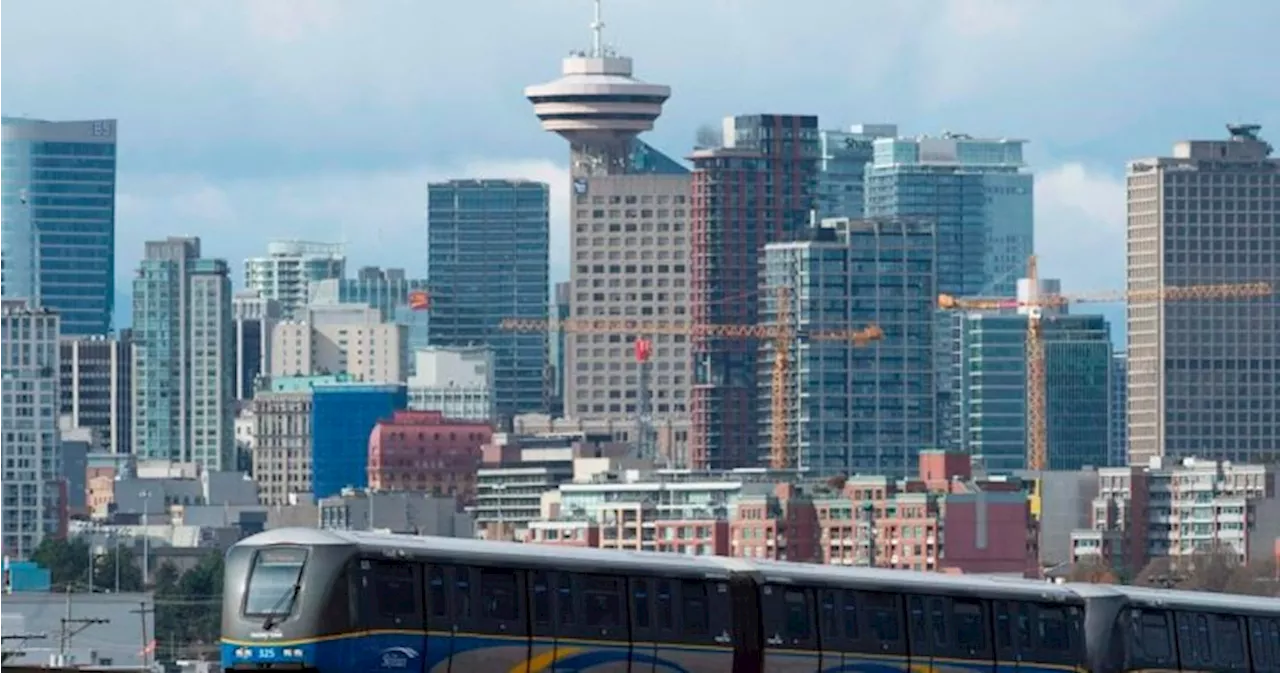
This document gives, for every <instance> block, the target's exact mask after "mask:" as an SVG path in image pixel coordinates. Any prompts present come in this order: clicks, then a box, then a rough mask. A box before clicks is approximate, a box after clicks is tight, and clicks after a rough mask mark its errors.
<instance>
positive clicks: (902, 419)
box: [756, 218, 937, 476]
mask: <svg viewBox="0 0 1280 673" xmlns="http://www.w3.org/2000/svg"><path fill="white" fill-rule="evenodd" d="M806 233H807V234H808V236H807V237H806V238H807V240H803V241H792V242H784V243H770V244H768V245H766V246H765V249H764V253H763V255H762V259H761V266H762V269H763V274H764V275H763V278H762V281H763V283H764V294H763V297H762V302H763V304H764V306H763V308H762V310H761V318H762V319H763V321H764V322H765V323H766V324H769V323H772V322H774V321H776V319H777V313H776V312H777V302H776V300H775V297H776V296H777V295H776V292H777V290H778V289H779V288H786V289H787V290H789V292H790V295H791V297H792V306H793V308H792V326H793V328H794V329H795V330H796V332H797V333H798V334H805V333H808V334H813V333H815V332H819V331H823V330H841V331H843V330H847V329H849V328H850V326H855V327H861V326H864V325H868V324H876V325H878V326H879V327H880V328H881V329H882V330H883V331H884V338H883V340H881V341H880V342H878V343H877V344H876V345H875V346H873V347H867V348H851V347H850V345H849V344H848V343H847V342H844V341H814V340H809V339H805V338H800V339H797V340H795V342H794V352H793V353H792V354H791V363H792V366H791V380H789V381H788V382H787V390H788V391H793V392H789V395H788V397H789V399H788V400H787V411H788V415H789V418H788V419H787V422H788V430H789V434H790V435H791V442H792V443H793V444H794V445H795V446H796V448H797V453H796V465H795V466H796V467H798V468H803V469H805V470H808V471H810V472H812V473H815V474H819V475H834V474H841V473H843V474H856V473H860V474H877V475H890V476H906V475H907V474H909V473H913V471H914V470H915V469H916V463H917V455H918V454H919V452H920V451H924V450H927V449H931V448H933V442H934V418H933V416H934V414H933V398H934V392H933V391H934V388H933V307H934V303H935V295H936V291H935V289H934V288H935V285H936V280H935V278H934V270H933V268H934V267H933V265H934V261H935V260H936V258H937V250H936V247H937V239H936V238H935V235H934V227H933V223H932V222H925V221H910V220H906V221H898V220H883V221H851V220H848V219H844V218H841V219H834V220H826V221H824V222H823V223H822V226H821V227H817V228H815V229H813V230H811V231H810V232H806ZM758 367H759V376H758V377H757V380H758V381H760V382H761V384H760V386H759V387H760V393H759V396H758V400H759V401H758V405H757V412H756V415H757V416H758V417H759V418H761V419H764V422H763V423H761V425H760V435H759V437H760V439H759V442H758V446H759V450H758V453H759V454H760V455H768V452H769V442H770V436H771V430H772V422H773V419H772V417H771V413H770V411H771V402H772V399H771V397H772V391H771V390H770V387H769V385H768V384H767V382H768V381H769V379H770V376H771V374H772V369H773V348H772V345H771V344H768V343H766V344H764V346H763V347H762V348H761V358H760V361H759V365H758Z"/></svg>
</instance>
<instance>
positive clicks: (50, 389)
mask: <svg viewBox="0 0 1280 673" xmlns="http://www.w3.org/2000/svg"><path fill="white" fill-rule="evenodd" d="M0 334H2V336H0V340H2V341H3V343H4V348H3V349H0V369H2V371H3V376H2V377H0V379H3V382H2V384H0V387H2V388H3V395H4V404H3V405H0V410H2V411H0V415H3V420H0V431H2V432H3V442H0V453H2V454H3V456H4V479H3V480H0V481H2V482H3V492H4V500H3V507H2V508H0V520H3V526H4V531H3V539H4V553H5V555H6V556H12V557H14V558H18V559H26V558H28V557H29V556H30V555H31V552H33V551H35V549H36V547H37V546H39V544H40V541H41V540H42V539H44V537H45V536H46V535H56V534H58V532H59V531H62V530H65V525H64V524H65V522H64V517H63V509H64V507H63V503H64V502H65V497H64V496H65V494H64V491H63V489H64V487H65V485H64V484H62V483H61V481H60V480H61V478H62V447H61V438H60V437H59V435H58V315H57V314H56V313H54V312H53V311H50V310H49V309H44V308H33V307H32V306H31V305H30V304H28V303H27V302H24V301H21V300H11V299H6V300H4V302H3V308H2V309H0Z"/></svg>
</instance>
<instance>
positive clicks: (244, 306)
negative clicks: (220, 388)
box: [231, 290, 280, 402]
mask: <svg viewBox="0 0 1280 673" xmlns="http://www.w3.org/2000/svg"><path fill="white" fill-rule="evenodd" d="M231 317H232V320H234V330H235V347H236V367H235V398H236V400H238V401H240V402H247V401H249V400H251V399H253V393H254V389H255V386H256V385H257V383H256V382H257V380H258V377H260V376H266V375H269V374H270V373H271V334H272V332H273V331H274V330H275V327H276V323H278V322H280V302H278V301H276V300H274V299H269V298H267V297H263V296H262V295H260V294H258V293H257V291H255V290H242V291H240V292H237V293H236V294H235V296H234V297H232V298H231Z"/></svg>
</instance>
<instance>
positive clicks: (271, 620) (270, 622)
mask: <svg viewBox="0 0 1280 673" xmlns="http://www.w3.org/2000/svg"><path fill="white" fill-rule="evenodd" d="M298 575H299V577H298V581H296V582H294V583H293V586H291V587H289V590H288V591H286V592H284V594H282V595H281V596H280V598H279V599H278V600H276V602H275V605H272V606H271V609H270V610H268V611H267V618H266V619H264V620H262V628H263V629H264V630H267V631H270V630H271V627H273V626H275V625H276V623H277V620H282V619H284V618H285V617H288V616H289V613H290V612H293V602H294V601H296V600H297V599H298V592H300V591H302V577H301V575H302V573H298ZM286 605H288V606H289V609H288V610H287V611H284V612H282V611H281V610H283V608H284V606H286Z"/></svg>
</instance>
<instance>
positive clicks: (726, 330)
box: [502, 287, 884, 469]
mask: <svg viewBox="0 0 1280 673" xmlns="http://www.w3.org/2000/svg"><path fill="white" fill-rule="evenodd" d="M550 328H551V325H550V322H549V321H547V320H529V319H523V318H508V319H506V320H503V321H502V329H504V330H507V331H512V332H546V331H547V330H549V329H550ZM557 329H559V330H561V331H565V332H572V333H578V334H632V335H635V337H636V339H645V338H647V337H649V336H651V335H658V334H669V335H684V336H707V337H716V338H722V339H760V340H770V341H772V342H773V351H774V360H773V380H772V386H771V411H772V414H771V416H772V420H773V428H772V432H771V433H770V436H769V459H770V464H771V466H772V467H773V468H775V469H786V468H788V467H790V466H791V464H792V460H791V459H792V456H791V453H792V452H791V450H790V447H789V446H788V441H787V440H788V437H789V433H788V426H789V421H790V418H789V417H790V414H788V413H787V411H788V409H787V380H788V379H789V378H790V375H791V348H792V345H793V343H794V342H795V340H796V339H797V334H796V332H795V329H794V328H793V327H792V325H791V289H790V288H788V287H782V288H778V315H777V320H776V321H775V322H774V323H772V324H765V325H706V324H693V323H682V322H678V321H674V320H654V319H637V318H569V319H566V320H561V321H560V322H559V324H558V326H557ZM803 338H805V339H809V340H813V341H840V342H845V343H848V344H849V345H850V346H862V345H865V344H868V343H871V342H873V341H878V340H880V339H882V338H884V332H883V331H881V329H880V328H879V327H878V326H876V325H870V326H868V327H866V328H863V329H860V330H815V331H812V332H807V333H805V334H804V335H803Z"/></svg>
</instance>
